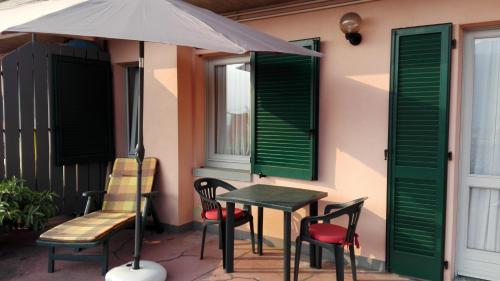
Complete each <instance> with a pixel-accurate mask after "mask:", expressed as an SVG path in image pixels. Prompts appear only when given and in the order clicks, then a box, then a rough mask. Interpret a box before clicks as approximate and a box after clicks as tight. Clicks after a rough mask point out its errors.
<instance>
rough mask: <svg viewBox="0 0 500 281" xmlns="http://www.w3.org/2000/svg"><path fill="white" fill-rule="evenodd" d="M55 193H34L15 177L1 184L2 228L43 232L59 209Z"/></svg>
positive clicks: (0, 222)
mask: <svg viewBox="0 0 500 281" xmlns="http://www.w3.org/2000/svg"><path fill="white" fill-rule="evenodd" d="M55 196H57V195H56V194H55V193H53V192H50V191H41V192H38V191H33V190H31V189H30V188H29V187H27V186H25V185H23V181H22V180H20V179H17V178H15V177H13V178H11V179H5V180H2V181H1V182H0V227H8V228H29V229H33V230H35V231H38V232H39V231H42V230H43V229H44V227H45V224H46V223H47V220H48V218H50V217H52V216H54V215H55V214H56V211H57V207H56V205H55V203H54V197H55Z"/></svg>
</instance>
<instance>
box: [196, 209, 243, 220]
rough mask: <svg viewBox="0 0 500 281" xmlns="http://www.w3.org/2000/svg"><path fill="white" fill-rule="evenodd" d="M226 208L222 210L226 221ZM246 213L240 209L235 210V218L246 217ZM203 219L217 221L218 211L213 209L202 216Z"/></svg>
mask: <svg viewBox="0 0 500 281" xmlns="http://www.w3.org/2000/svg"><path fill="white" fill-rule="evenodd" d="M226 214H227V212H226V208H222V219H223V220H224V219H226ZM244 214H245V213H244V211H243V210H242V209H239V208H234V218H235V219H238V218H240V217H242V216H243V215H244ZM201 217H203V218H205V219H207V220H216V219H217V209H212V210H209V211H206V212H204V213H202V214H201Z"/></svg>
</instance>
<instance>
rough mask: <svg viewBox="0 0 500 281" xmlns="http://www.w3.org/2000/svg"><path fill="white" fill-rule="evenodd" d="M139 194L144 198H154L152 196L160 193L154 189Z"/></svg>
mask: <svg viewBox="0 0 500 281" xmlns="http://www.w3.org/2000/svg"><path fill="white" fill-rule="evenodd" d="M141 195H142V197H145V198H154V197H156V196H158V195H160V192H158V191H157V190H155V191H151V192H145V193H142V194H141Z"/></svg>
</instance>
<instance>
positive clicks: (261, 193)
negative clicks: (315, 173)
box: [217, 184, 328, 212]
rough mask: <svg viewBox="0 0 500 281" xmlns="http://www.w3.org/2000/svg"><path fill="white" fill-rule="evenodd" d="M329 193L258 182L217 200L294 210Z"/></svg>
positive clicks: (222, 195) (218, 196) (220, 196)
mask: <svg viewBox="0 0 500 281" xmlns="http://www.w3.org/2000/svg"><path fill="white" fill-rule="evenodd" d="M327 195H328V193H326V192H321V191H314V190H308V189H300V188H291V187H285V186H276V185H265V184H256V185H251V186H248V187H244V188H240V189H237V190H233V191H230V192H227V193H224V194H221V195H217V200H220V201H226V202H233V203H241V204H248V205H253V206H259V207H264V208H272V209H278V210H283V211H285V212H293V211H295V210H298V209H300V208H302V207H304V206H306V205H308V204H310V203H312V202H315V201H318V200H319V199H321V198H324V197H326V196H327Z"/></svg>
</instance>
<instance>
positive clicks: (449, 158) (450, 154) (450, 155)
mask: <svg viewBox="0 0 500 281" xmlns="http://www.w3.org/2000/svg"><path fill="white" fill-rule="evenodd" d="M451 160H453V152H451V151H448V161H451Z"/></svg>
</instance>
